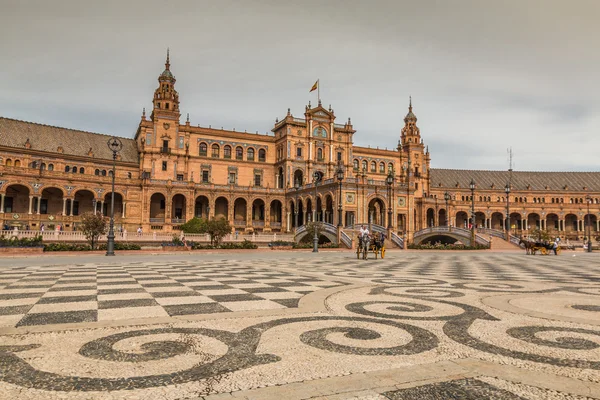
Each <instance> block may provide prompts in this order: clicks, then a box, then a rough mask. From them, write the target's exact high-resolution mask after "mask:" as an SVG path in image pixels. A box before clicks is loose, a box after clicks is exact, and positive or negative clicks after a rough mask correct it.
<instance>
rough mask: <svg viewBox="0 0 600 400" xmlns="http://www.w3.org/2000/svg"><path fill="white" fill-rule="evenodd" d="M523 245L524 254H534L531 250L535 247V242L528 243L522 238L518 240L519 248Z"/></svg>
mask: <svg viewBox="0 0 600 400" xmlns="http://www.w3.org/2000/svg"><path fill="white" fill-rule="evenodd" d="M521 245H523V247H525V254H535V253H534V252H533V248H534V247H535V242H530V241H529V240H523V238H520V239H519V247H520V246H521Z"/></svg>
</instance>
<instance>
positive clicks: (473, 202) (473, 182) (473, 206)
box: [469, 178, 475, 246]
mask: <svg viewBox="0 0 600 400" xmlns="http://www.w3.org/2000/svg"><path fill="white" fill-rule="evenodd" d="M469 187H470V188H471V246H474V245H475V181H474V180H473V178H471V183H469Z"/></svg>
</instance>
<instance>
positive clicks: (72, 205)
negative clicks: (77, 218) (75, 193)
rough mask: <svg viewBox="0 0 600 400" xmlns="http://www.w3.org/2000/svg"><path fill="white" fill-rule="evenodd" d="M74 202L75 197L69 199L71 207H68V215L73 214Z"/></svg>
mask: <svg viewBox="0 0 600 400" xmlns="http://www.w3.org/2000/svg"><path fill="white" fill-rule="evenodd" d="M74 203H75V199H71V207H69V208H70V210H69V215H70V216H71V217H72V216H73V209H74V208H75V204H74Z"/></svg>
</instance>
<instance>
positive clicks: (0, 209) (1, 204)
mask: <svg viewBox="0 0 600 400" xmlns="http://www.w3.org/2000/svg"><path fill="white" fill-rule="evenodd" d="M0 214H4V193H0Z"/></svg>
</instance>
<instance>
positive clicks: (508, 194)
mask: <svg viewBox="0 0 600 400" xmlns="http://www.w3.org/2000/svg"><path fill="white" fill-rule="evenodd" d="M504 191H505V192H506V239H507V240H508V238H509V237H510V185H509V184H508V183H507V184H506V186H505V187H504Z"/></svg>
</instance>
